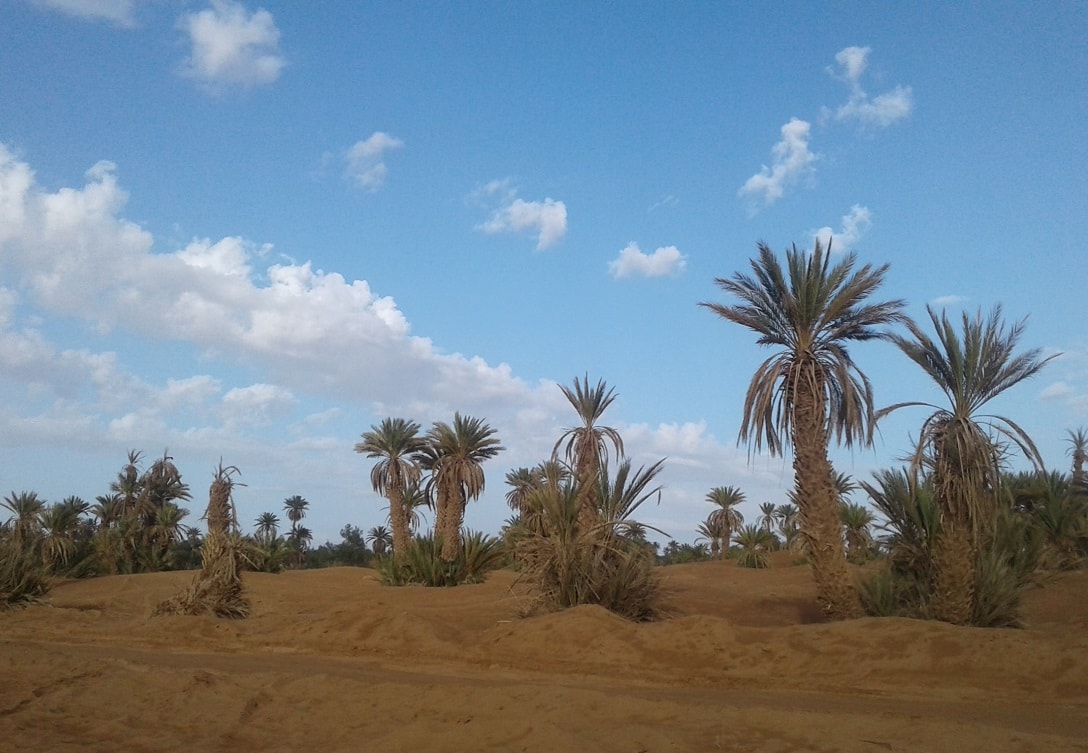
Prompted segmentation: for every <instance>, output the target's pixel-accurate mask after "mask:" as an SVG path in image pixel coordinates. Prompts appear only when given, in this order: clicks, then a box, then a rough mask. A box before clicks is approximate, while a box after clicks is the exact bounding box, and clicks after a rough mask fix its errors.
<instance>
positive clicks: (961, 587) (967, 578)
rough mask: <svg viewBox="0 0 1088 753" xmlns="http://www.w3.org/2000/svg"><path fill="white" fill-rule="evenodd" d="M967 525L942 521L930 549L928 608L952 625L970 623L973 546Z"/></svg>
mask: <svg viewBox="0 0 1088 753" xmlns="http://www.w3.org/2000/svg"><path fill="white" fill-rule="evenodd" d="M971 538H972V537H971V533H970V530H969V529H968V527H967V526H965V525H962V523H961V524H954V523H952V521H950V520H947V519H946V520H945V521H944V522H943V523H942V525H941V529H940V531H939V532H938V533H937V540H936V541H935V542H934V546H933V548H934V551H933V571H934V577H933V583H932V585H931V589H932V592H931V594H930V609H931V610H932V613H933V618H934V619H937V620H940V621H942V622H948V623H951V624H953V625H969V624H971V615H972V612H973V611H974V603H975V547H974V546H973V544H972V541H971Z"/></svg>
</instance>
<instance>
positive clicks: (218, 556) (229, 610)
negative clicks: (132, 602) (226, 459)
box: [155, 462, 249, 619]
mask: <svg viewBox="0 0 1088 753" xmlns="http://www.w3.org/2000/svg"><path fill="white" fill-rule="evenodd" d="M237 473H238V469H237V468H235V467H234V466H228V467H226V468H224V467H223V464H222V462H220V464H219V468H218V469H217V470H216V473H215V478H214V479H213V480H212V485H211V489H210V490H209V492H208V510H207V513H206V514H205V519H206V520H207V521H208V535H207V536H206V537H205V539H204V544H203V547H202V548H201V568H200V571H199V572H198V573H197V574H196V577H194V578H193V582H192V583H191V584H190V585H189V586H188V588H186V589H184V590H183V591H182V592H181V593H179V594H178V595H177V596H174V597H173V598H171V599H167V600H166V601H164V602H162V603H161V604H159V605H158V606H157V607H156V608H155V614H186V615H197V614H212V615H215V616H216V617H229V618H236V619H237V618H243V617H247V616H248V615H249V600H248V599H247V598H246V597H245V593H244V591H243V589H242V567H241V565H242V560H243V559H244V558H245V551H246V549H247V548H248V547H247V544H246V543H245V542H244V541H243V539H242V538H241V536H240V535H239V534H238V519H237V516H236V515H235V511H234V503H233V501H232V500H231V490H232V489H233V488H234V484H235V483H237V482H235V481H234V478H233V477H234V475H235V474H237Z"/></svg>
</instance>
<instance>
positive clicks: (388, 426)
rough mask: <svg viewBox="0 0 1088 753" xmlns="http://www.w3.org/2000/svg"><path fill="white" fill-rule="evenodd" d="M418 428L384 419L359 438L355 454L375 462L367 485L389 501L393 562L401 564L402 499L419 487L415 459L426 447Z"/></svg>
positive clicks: (404, 546)
mask: <svg viewBox="0 0 1088 753" xmlns="http://www.w3.org/2000/svg"><path fill="white" fill-rule="evenodd" d="M419 429H420V426H419V424H417V423H416V422H415V421H409V420H407V419H404V418H384V419H382V422H381V423H380V424H378V425H377V426H371V427H370V431H368V432H365V433H364V434H363V435H362V441H361V442H358V443H357V444H356V445H355V451H356V452H358V453H361V454H365V455H366V456H367V457H368V458H378V462H377V463H375V464H374V467H373V468H371V469H370V484H371V486H373V487H374V491H375V492H376V493H377V494H380V495H382V496H383V497H385V498H386V499H388V500H389V525H390V527H391V528H392V529H393V558H394V560H395V561H396V562H398V563H403V562H404V558H405V557H407V556H408V545H409V542H410V541H411V534H410V533H409V526H408V517H407V516H406V515H405V507H404V497H405V493H406V490H407V489H408V487H410V486H412V485H416V484H418V483H419V479H420V475H421V471H420V464H419V460H418V458H417V456H418V455H419V453H420V452H422V451H423V450H424V449H425V448H426V446H427V440H426V438H424V437H422V436H420V434H419Z"/></svg>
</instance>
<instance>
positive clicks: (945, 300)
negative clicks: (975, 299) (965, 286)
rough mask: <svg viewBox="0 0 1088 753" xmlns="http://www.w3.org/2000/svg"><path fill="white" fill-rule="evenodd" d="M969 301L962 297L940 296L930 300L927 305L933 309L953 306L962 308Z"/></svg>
mask: <svg viewBox="0 0 1088 753" xmlns="http://www.w3.org/2000/svg"><path fill="white" fill-rule="evenodd" d="M969 300H971V299H970V298H968V297H967V296H963V295H941V296H937V297H936V298H933V299H932V300H930V301H929V305H930V306H932V307H933V308H934V309H945V308H952V307H954V306H962V305H963V304H965V303H967V302H968V301H969Z"/></svg>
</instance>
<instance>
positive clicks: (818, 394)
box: [700, 241, 906, 618]
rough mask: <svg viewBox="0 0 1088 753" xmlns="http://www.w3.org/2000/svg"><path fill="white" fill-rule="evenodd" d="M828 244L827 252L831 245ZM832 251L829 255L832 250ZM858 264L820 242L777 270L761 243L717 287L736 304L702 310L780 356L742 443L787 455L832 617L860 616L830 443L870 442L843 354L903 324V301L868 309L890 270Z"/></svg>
mask: <svg viewBox="0 0 1088 753" xmlns="http://www.w3.org/2000/svg"><path fill="white" fill-rule="evenodd" d="M829 245H830V244H829ZM828 251H830V248H829V249H828ZM855 263H856V256H855V255H854V254H849V255H847V256H846V257H845V258H844V259H842V260H841V261H839V262H838V263H837V264H835V265H834V266H832V265H831V257H830V255H829V254H828V253H825V252H824V249H823V247H822V246H821V245H820V243H819V241H817V242H816V246H815V249H814V250H813V252H812V253H811V254H808V253H805V252H802V251H798V249H797V247H796V246H794V247H793V249H792V250H791V251H787V253H786V269H785V270H783V268H782V265H781V264H780V263H779V261H778V259H777V258H775V255H774V252H773V251H771V249H770V247H769V246H767V245H766V244H765V243H760V244H759V257H758V258H757V259H753V260H752V262H751V267H752V272H753V274H754V276H749V275H746V274H742V273H737V274H735V275H734V276H733V277H732V278H731V279H722V278H718V279H716V280H715V284H717V285H718V287H720V288H721V289H722V290H724V291H725V292H726V293H729V294H731V295H733V296H735V297H737V298H739V299H740V301H741V303H740V304H739V305H734V306H726V305H723V304H720V303H701V304H700V305H701V306H705V307H706V308H709V309H710V310H711V311H713V312H714V313H716V314H717V315H718V316H721V317H722V318H724V319H726V320H728V321H730V322H733V323H735V324H739V325H741V326H742V327H747V328H748V329H750V330H752V331H753V332H755V333H756V334H757V335H759V339H758V340H757V342H758V343H759V344H760V345H770V346H774V347H777V348H778V351H777V352H776V353H775V354H774V355H772V356H771V357H770V358H768V359H767V360H765V361H764V362H763V363H762V364H760V366H759V367H758V368H757V369H756V372H755V374H754V375H753V376H752V381H751V383H750V384H749V387H748V392H747V394H746V395H745V398H744V414H743V418H742V421H741V428H740V432H739V436H738V439H739V440H740V441H742V442H744V441H747V442H748V443H749V446H750V448H752V449H754V450H755V451H757V452H758V451H760V450H761V449H762V448H763V446H764V445H766V447H767V450H768V452H770V454H771V455H778V454H781V453H782V452H783V451H784V450H785V446H786V442H787V441H788V442H789V444H790V445H792V447H793V470H794V485H795V493H796V494H795V498H796V503H797V505H798V507H799V508H800V518H801V530H802V534H803V536H804V538H805V539H806V541H807V545H808V551H809V556H810V557H811V558H812V567H813V574H814V575H815V578H816V590H817V599H818V600H819V602H820V604H821V606H822V608H823V610H824V611H825V613H827V614H828V615H830V616H834V617H840V618H847V617H855V616H859V615H861V603H860V601H859V597H858V589H857V585H856V584H855V583H854V581H853V579H852V578H851V575H850V571H849V570H848V568H847V564H846V556H845V553H844V551H843V547H842V536H841V535H840V529H839V520H838V495H837V494H836V491H835V486H834V481H835V472H834V468H833V467H832V465H831V461H830V459H829V458H828V446H829V444H830V441H831V439H832V437H834V439H835V440H836V441H837V442H840V443H842V444H845V445H846V446H847V447H851V446H853V444H854V443H855V442H857V443H858V444H861V445H863V446H867V445H870V444H871V443H872V436H873V435H872V423H873V422H872V419H873V393H872V386H871V385H870V384H869V380H868V378H866V376H865V375H864V374H863V373H862V372H861V370H860V369H859V368H858V367H857V365H856V364H855V363H854V361H853V360H852V359H851V357H850V354H849V353H848V351H847V345H848V344H849V343H853V342H864V341H867V340H874V339H881V338H886V337H887V334H886V333H885V332H884V331H882V330H880V329H878V328H881V327H885V326H888V325H891V324H896V323H899V322H903V321H905V320H906V317H905V315H904V314H903V313H902V309H903V306H904V303H903V301H898V300H897V301H888V302H884V303H875V304H870V303H866V300H867V299H868V298H869V297H870V296H871V295H873V293H875V292H876V290H877V288H879V287H880V285H881V284H882V283H883V281H884V275H885V273H886V272H887V269H888V267H887V265H884V266H881V267H878V268H873V267H871V266H870V265H868V264H866V265H865V266H863V267H862V268H861V269H858V270H856V271H855V270H854V265H855Z"/></svg>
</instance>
